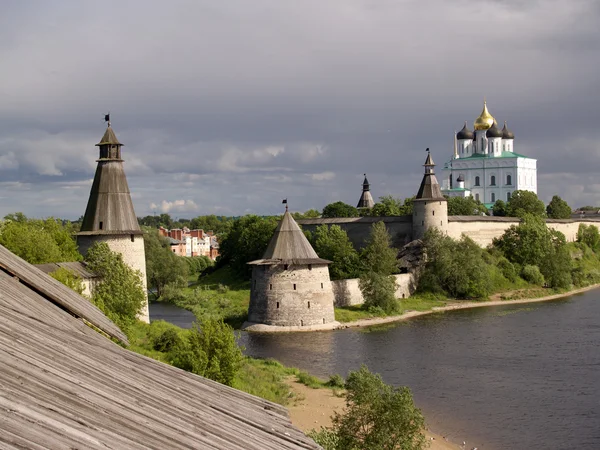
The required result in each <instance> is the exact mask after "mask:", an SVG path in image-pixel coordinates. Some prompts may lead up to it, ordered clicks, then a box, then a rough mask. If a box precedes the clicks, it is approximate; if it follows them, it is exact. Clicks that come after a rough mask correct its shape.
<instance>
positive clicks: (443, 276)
mask: <svg viewBox="0 0 600 450" xmlns="http://www.w3.org/2000/svg"><path fill="white" fill-rule="evenodd" d="M423 245H424V253H425V255H427V259H426V262H425V265H424V267H423V272H422V274H421V277H420V279H419V286H418V291H419V292H420V293H424V292H433V293H441V292H443V293H445V294H447V295H449V296H451V297H454V298H483V297H487V296H488V295H490V294H491V293H492V292H494V290H495V289H497V288H498V287H500V286H501V285H502V284H503V283H505V282H506V280H505V278H504V277H503V275H502V272H501V269H499V268H497V267H496V260H495V258H494V256H493V255H489V254H487V253H486V252H485V250H483V249H482V248H481V247H479V246H478V245H477V244H476V243H475V242H474V241H473V240H472V239H470V238H469V237H467V236H464V235H463V236H462V237H461V239H460V240H458V241H456V240H454V239H452V238H450V237H448V236H446V235H444V234H442V233H441V232H440V231H439V230H437V229H435V228H432V229H430V230H428V231H427V232H426V233H425V236H424V238H423Z"/></svg>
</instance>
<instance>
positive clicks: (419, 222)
mask: <svg viewBox="0 0 600 450" xmlns="http://www.w3.org/2000/svg"><path fill="white" fill-rule="evenodd" d="M423 166H424V167H425V174H424V175H423V181H421V186H420V187H419V192H418V193H417V196H416V197H415V199H414V202H413V239H421V238H422V237H423V235H424V234H425V232H426V231H427V230H428V229H429V228H432V227H436V228H438V229H439V230H440V231H441V232H442V233H444V234H446V233H448V202H447V201H446V198H445V197H444V196H443V195H442V191H441V190H440V185H439V184H438V181H437V178H436V177H435V173H434V171H433V168H434V167H435V164H434V163H433V159H432V158H431V154H430V153H429V149H427V159H426V160H425V164H423Z"/></svg>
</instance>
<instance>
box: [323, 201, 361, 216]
mask: <svg viewBox="0 0 600 450" xmlns="http://www.w3.org/2000/svg"><path fill="white" fill-rule="evenodd" d="M321 217H323V218H330V217H358V209H356V208H355V207H354V206H350V205H348V204H346V203H344V202H335V203H330V204H329V205H327V206H325V207H324V208H323V213H322V214H321Z"/></svg>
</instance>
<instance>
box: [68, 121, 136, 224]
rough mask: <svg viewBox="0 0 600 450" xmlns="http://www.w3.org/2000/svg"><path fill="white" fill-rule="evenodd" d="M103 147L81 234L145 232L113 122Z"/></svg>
mask: <svg viewBox="0 0 600 450" xmlns="http://www.w3.org/2000/svg"><path fill="white" fill-rule="evenodd" d="M96 146H98V147H100V157H99V159H98V160H97V162H98V165H97V167H96V173H95V175H94V182H93V183H92V189H91V191H90V197H89V200H88V204H87V208H86V210H85V214H84V216H83V223H82V225H81V233H80V234H88V235H91V234H141V230H140V227H139V225H138V221H137V217H136V215H135V211H134V209H133V202H132V201H131V195H130V192H129V186H128V184H127V177H126V176H125V171H124V170H123V160H122V159H121V147H122V146H123V144H121V143H120V142H119V140H118V139H117V136H116V135H115V132H114V131H113V129H112V127H111V126H110V123H109V125H108V127H107V128H106V131H105V132H104V135H103V136H102V139H100V142H99V143H98V144H96Z"/></svg>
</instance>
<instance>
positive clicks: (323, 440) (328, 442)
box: [307, 427, 341, 450]
mask: <svg viewBox="0 0 600 450" xmlns="http://www.w3.org/2000/svg"><path fill="white" fill-rule="evenodd" d="M307 436H308V437H309V438H311V439H312V440H313V441H315V442H316V443H317V444H319V445H320V446H321V447H323V450H339V449H341V447H340V438H339V436H338V435H337V433H336V432H335V431H334V430H332V429H331V428H324V427H321V429H320V430H319V431H317V430H311V431H310V432H309V433H307Z"/></svg>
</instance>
